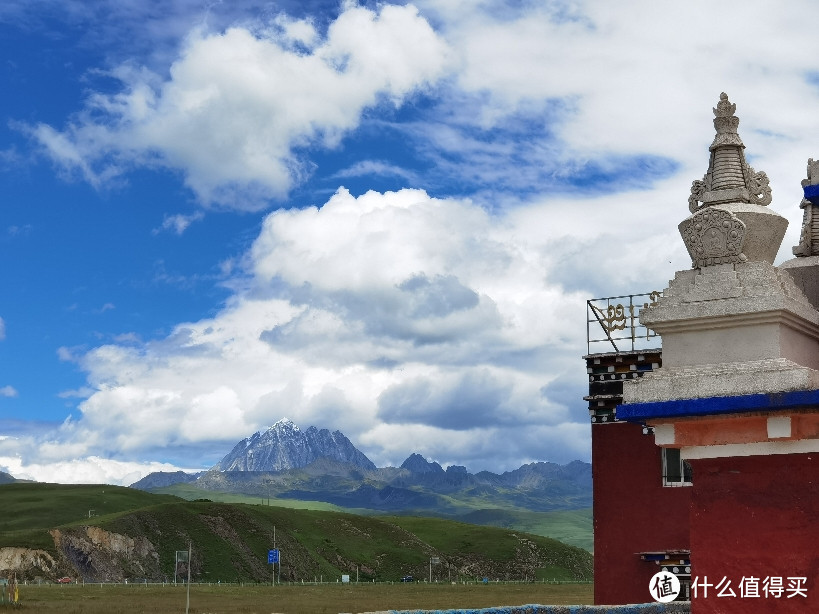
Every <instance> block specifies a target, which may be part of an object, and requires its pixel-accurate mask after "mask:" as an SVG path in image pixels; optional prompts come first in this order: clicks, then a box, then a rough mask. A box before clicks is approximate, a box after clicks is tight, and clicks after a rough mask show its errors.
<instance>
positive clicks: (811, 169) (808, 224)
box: [792, 158, 819, 256]
mask: <svg viewBox="0 0 819 614" xmlns="http://www.w3.org/2000/svg"><path fill="white" fill-rule="evenodd" d="M807 175H808V177H807V179H803V180H802V188H803V190H804V191H805V196H806V198H803V199H802V202H801V203H799V207H800V208H801V209H803V210H804V213H803V214H802V231H801V232H800V234H799V245H796V246H795V247H793V248H792V250H793V255H794V256H816V255H819V216H817V215H814V211H813V208H814V207H815V206H816V205H814V204H813V203H814V202H815V201H816V200H817V198H813V197H812V198H811V199H810V200H809V199H808V197H810V196H811V194H813V193H814V192H816V191H817V190H816V186H819V161H816V160H814V159H813V158H808V169H807ZM812 186H813V189H811V187H812Z"/></svg>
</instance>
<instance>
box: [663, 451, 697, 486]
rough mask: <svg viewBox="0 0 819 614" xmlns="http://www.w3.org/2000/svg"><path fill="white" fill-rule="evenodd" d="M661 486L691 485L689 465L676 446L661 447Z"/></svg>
mask: <svg viewBox="0 0 819 614" xmlns="http://www.w3.org/2000/svg"><path fill="white" fill-rule="evenodd" d="M662 450H663V486H691V465H689V464H688V463H687V462H686V461H684V460H683V459H682V458H680V451H679V449H677V448H663V449H662Z"/></svg>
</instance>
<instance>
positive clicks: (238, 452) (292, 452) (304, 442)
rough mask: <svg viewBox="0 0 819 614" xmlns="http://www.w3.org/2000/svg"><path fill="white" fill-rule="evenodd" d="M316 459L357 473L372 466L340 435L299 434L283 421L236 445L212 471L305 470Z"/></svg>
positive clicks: (310, 430)
mask: <svg viewBox="0 0 819 614" xmlns="http://www.w3.org/2000/svg"><path fill="white" fill-rule="evenodd" d="M320 458H327V459H330V460H334V461H338V462H342V463H349V464H351V465H354V466H356V467H359V468H361V469H367V470H374V469H375V468H376V466H375V465H374V464H373V462H372V461H371V460H370V459H369V458H367V457H366V456H364V454H363V453H362V452H360V451H359V450H358V449H357V448H356V447H355V446H354V445H353V444H352V443H351V442H350V440H349V439H347V437H345V436H344V434H343V433H342V432H341V431H333V432H332V433H331V432H330V431H329V430H327V429H321V430H319V429H317V428H316V427H315V426H311V427H310V428H308V429H307V430H306V431H302V430H301V429H300V428H299V427H298V426H297V425H295V424H294V423H293V422H291V421H290V420H288V419H287V418H284V419H282V420H279V421H278V422H276V424H274V425H273V426H271V427H270V428H268V429H267V430H266V431H258V432H256V433H254V434H253V435H252V436H250V437H247V438H245V439H243V440H242V441H240V442H239V443H237V444H236V446H235V447H234V448H233V450H231V451H230V453H229V454H228V455H227V456H225V457H224V458H223V459H222V460H221V461H219V463H217V464H216V465H215V466H214V467H213V469H214V470H216V471H287V470H288V469H298V468H301V467H306V466H307V465H310V464H311V463H313V462H314V461H316V460H318V459H320Z"/></svg>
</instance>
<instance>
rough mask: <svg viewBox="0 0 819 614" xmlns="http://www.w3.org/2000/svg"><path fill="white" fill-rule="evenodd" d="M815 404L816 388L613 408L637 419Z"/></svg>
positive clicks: (620, 416) (818, 396)
mask: <svg viewBox="0 0 819 614" xmlns="http://www.w3.org/2000/svg"><path fill="white" fill-rule="evenodd" d="M810 405H819V390H795V391H792V392H774V393H768V394H748V395H743V396H734V397H707V398H705V399H680V400H678V401H661V402H656V403H628V404H624V405H619V406H618V407H617V419H618V420H628V421H631V422H638V421H642V420H646V419H648V418H676V417H682V416H708V415H718V414H735V413H742V412H749V411H765V410H776V409H794V408H797V407H805V406H810Z"/></svg>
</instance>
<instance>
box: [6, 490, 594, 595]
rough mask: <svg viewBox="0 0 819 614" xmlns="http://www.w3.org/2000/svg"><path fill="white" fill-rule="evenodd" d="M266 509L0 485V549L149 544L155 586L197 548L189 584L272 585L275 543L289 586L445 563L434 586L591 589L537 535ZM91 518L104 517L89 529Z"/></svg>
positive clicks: (557, 548)
mask: <svg viewBox="0 0 819 614" xmlns="http://www.w3.org/2000/svg"><path fill="white" fill-rule="evenodd" d="M213 494H215V493H213ZM260 503H261V502H260V500H258V499H256V500H255V504H247V503H224V502H215V501H185V500H183V499H180V498H177V497H173V496H170V495H159V494H152V493H146V492H141V491H138V490H132V489H128V488H121V487H116V486H60V485H44V484H10V485H0V505H2V508H3V511H4V514H3V516H4V520H3V522H4V523H5V525H4V529H3V530H2V531H0V547H3V546H25V547H36V548H41V549H43V550H46V551H47V552H49V553H50V554H52V555H53V556H55V557H56V556H59V555H58V553H57V552H56V548H55V546H54V542H53V539H52V538H51V536H50V535H49V533H48V530H49V529H52V528H55V527H59V528H60V530H61V531H62V532H63V533H64V534H71V533H72V531H73V532H76V533H80V532H81V531H82V529H81V527H83V526H85V525H93V526H96V527H100V528H102V529H105V530H107V531H110V532H112V533H119V534H123V535H127V536H129V537H132V538H138V537H142V538H145V539H147V540H148V541H149V542H150V543H151V544H153V546H154V548H155V549H156V552H157V554H158V559H157V560H156V561H155V562H154V564H155V567H154V568H152V571H151V575H152V577H154V578H156V577H157V576H159V577H160V578H164V579H169V580H171V579H172V578H173V574H174V554H175V551H177V550H185V549H187V548H188V544H189V543H191V544H192V545H193V546H192V547H193V560H192V563H191V571H192V575H193V578H194V580H196V581H202V582H218V581H227V582H236V581H239V582H269V581H271V580H273V574H274V571H273V567H272V566H270V565H267V551H268V550H269V549H271V548H273V546H274V540H275V545H276V547H277V548H279V549H280V550H281V552H282V565H281V570H280V577H281V579H282V580H284V581H291V582H300V581H313V580H320V579H323V580H325V581H326V580H328V579H338V578H340V576H341V575H342V574H349V575H350V576H352V577H353V578H355V577H356V576H358V577H359V578H360V579H361V580H362V581H369V580H375V581H393V580H398V579H399V578H401V577H402V576H404V575H414V576H416V577H421V578H426V577H427V576H428V574H429V560H430V557H437V558H439V559H440V561H441V564H440V565H436V566H434V568H433V579H435V580H438V579H441V580H449V579H453V580H457V579H473V580H474V579H475V578H476V577H484V576H486V577H490V578H493V579H496V578H498V579H515V580H518V579H532V578H541V579H546V578H557V579H567V580H568V579H571V580H590V579H591V573H592V559H591V555H590V554H589V553H588V552H586V551H584V550H582V549H581V548H576V547H573V546H569V545H566V544H563V543H561V542H558V541H556V540H553V539H549V538H546V537H543V536H539V535H532V534H525V533H522V532H520V531H517V530H510V529H505V528H497V527H481V526H476V525H471V524H465V523H460V522H453V521H450V520H444V519H429V518H411V517H403V516H402V517H374V516H362V515H356V514H349V513H341V512H336V511H326V510H310V509H294V508H285V507H279V506H272V505H271V506H267V505H261V504H260ZM90 509H93V510H96V514H97V515H96V516H94V517H92V518H90V519H89V518H88V510H90ZM120 563H121V566H122V567H121V573H122V574H124V575H125V576H126V577H129V576H130V577H131V578H132V579H133V578H134V576H133V575H131V574H132V573H133V574H136V573H146V572H145V571H144V569H146V567H145V565H141V566H140V565H134V566H133V567H129V565H130V563H129V562H128V561H125V560H123V561H121V562H120ZM136 570H140V571H139V572H138V571H136ZM277 572H279V570H277Z"/></svg>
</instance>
